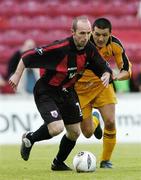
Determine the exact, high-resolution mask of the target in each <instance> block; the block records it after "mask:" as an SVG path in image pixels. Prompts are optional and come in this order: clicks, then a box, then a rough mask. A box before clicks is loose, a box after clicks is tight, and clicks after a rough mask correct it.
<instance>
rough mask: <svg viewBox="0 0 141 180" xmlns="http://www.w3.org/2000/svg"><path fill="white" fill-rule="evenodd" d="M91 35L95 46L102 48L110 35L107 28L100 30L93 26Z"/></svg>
mask: <svg viewBox="0 0 141 180" xmlns="http://www.w3.org/2000/svg"><path fill="white" fill-rule="evenodd" d="M92 35H93V39H94V42H95V44H96V46H97V47H99V48H102V47H104V46H105V45H106V44H107V42H108V40H109V37H110V35H111V33H110V31H109V28H105V29H100V28H98V27H96V26H95V27H94V30H93V31H92Z"/></svg>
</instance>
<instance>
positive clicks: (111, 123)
mask: <svg viewBox="0 0 141 180" xmlns="http://www.w3.org/2000/svg"><path fill="white" fill-rule="evenodd" d="M105 128H106V129H109V130H111V129H115V121H113V120H109V121H106V123H105Z"/></svg>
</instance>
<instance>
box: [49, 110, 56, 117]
mask: <svg viewBox="0 0 141 180" xmlns="http://www.w3.org/2000/svg"><path fill="white" fill-rule="evenodd" d="M50 113H51V116H52V117H54V118H57V116H58V112H57V111H56V110H54V111H51V112H50Z"/></svg>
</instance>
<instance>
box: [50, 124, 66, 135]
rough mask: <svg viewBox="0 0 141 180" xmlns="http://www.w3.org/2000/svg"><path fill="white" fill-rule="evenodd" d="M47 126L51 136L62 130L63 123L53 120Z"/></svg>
mask: <svg viewBox="0 0 141 180" xmlns="http://www.w3.org/2000/svg"><path fill="white" fill-rule="evenodd" d="M48 128H49V134H50V135H51V136H57V135H58V134H60V133H62V132H63V131H64V124H63V123H62V122H54V123H52V125H51V126H49V127H48Z"/></svg>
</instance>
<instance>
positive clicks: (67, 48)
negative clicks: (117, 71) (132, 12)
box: [22, 36, 111, 88]
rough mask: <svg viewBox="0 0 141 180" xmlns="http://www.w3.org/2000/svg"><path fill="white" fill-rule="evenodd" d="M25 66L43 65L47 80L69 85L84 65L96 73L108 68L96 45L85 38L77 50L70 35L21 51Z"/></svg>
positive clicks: (64, 85) (81, 72) (52, 82)
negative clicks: (84, 41) (81, 47)
mask: <svg viewBox="0 0 141 180" xmlns="http://www.w3.org/2000/svg"><path fill="white" fill-rule="evenodd" d="M22 60H23V63H24V65H25V67H26V68H44V69H45V73H44V75H43V76H42V77H41V78H44V79H45V81H46V83H47V84H49V85H52V86H60V87H65V88H67V87H71V86H73V85H74V83H75V82H76V81H77V80H78V79H79V78H80V77H81V75H82V74H83V72H84V70H85V69H86V68H88V69H91V70H92V71H93V72H94V73H95V74H96V75H97V76H98V77H101V76H102V74H103V73H104V72H110V73H111V69H110V68H109V66H108V65H107V63H106V61H105V60H103V59H102V57H101V56H100V54H99V53H98V51H97V49H96V48H95V46H94V45H93V44H92V43H91V42H90V41H88V43H87V45H86V46H85V48H84V49H82V50H78V49H77V48H76V46H75V44H74V40H73V37H72V36H71V37H68V38H66V39H64V40H59V41H55V42H53V43H52V44H49V45H47V46H43V47H40V48H35V49H32V50H28V51H26V52H25V53H24V54H23V55H22Z"/></svg>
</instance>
